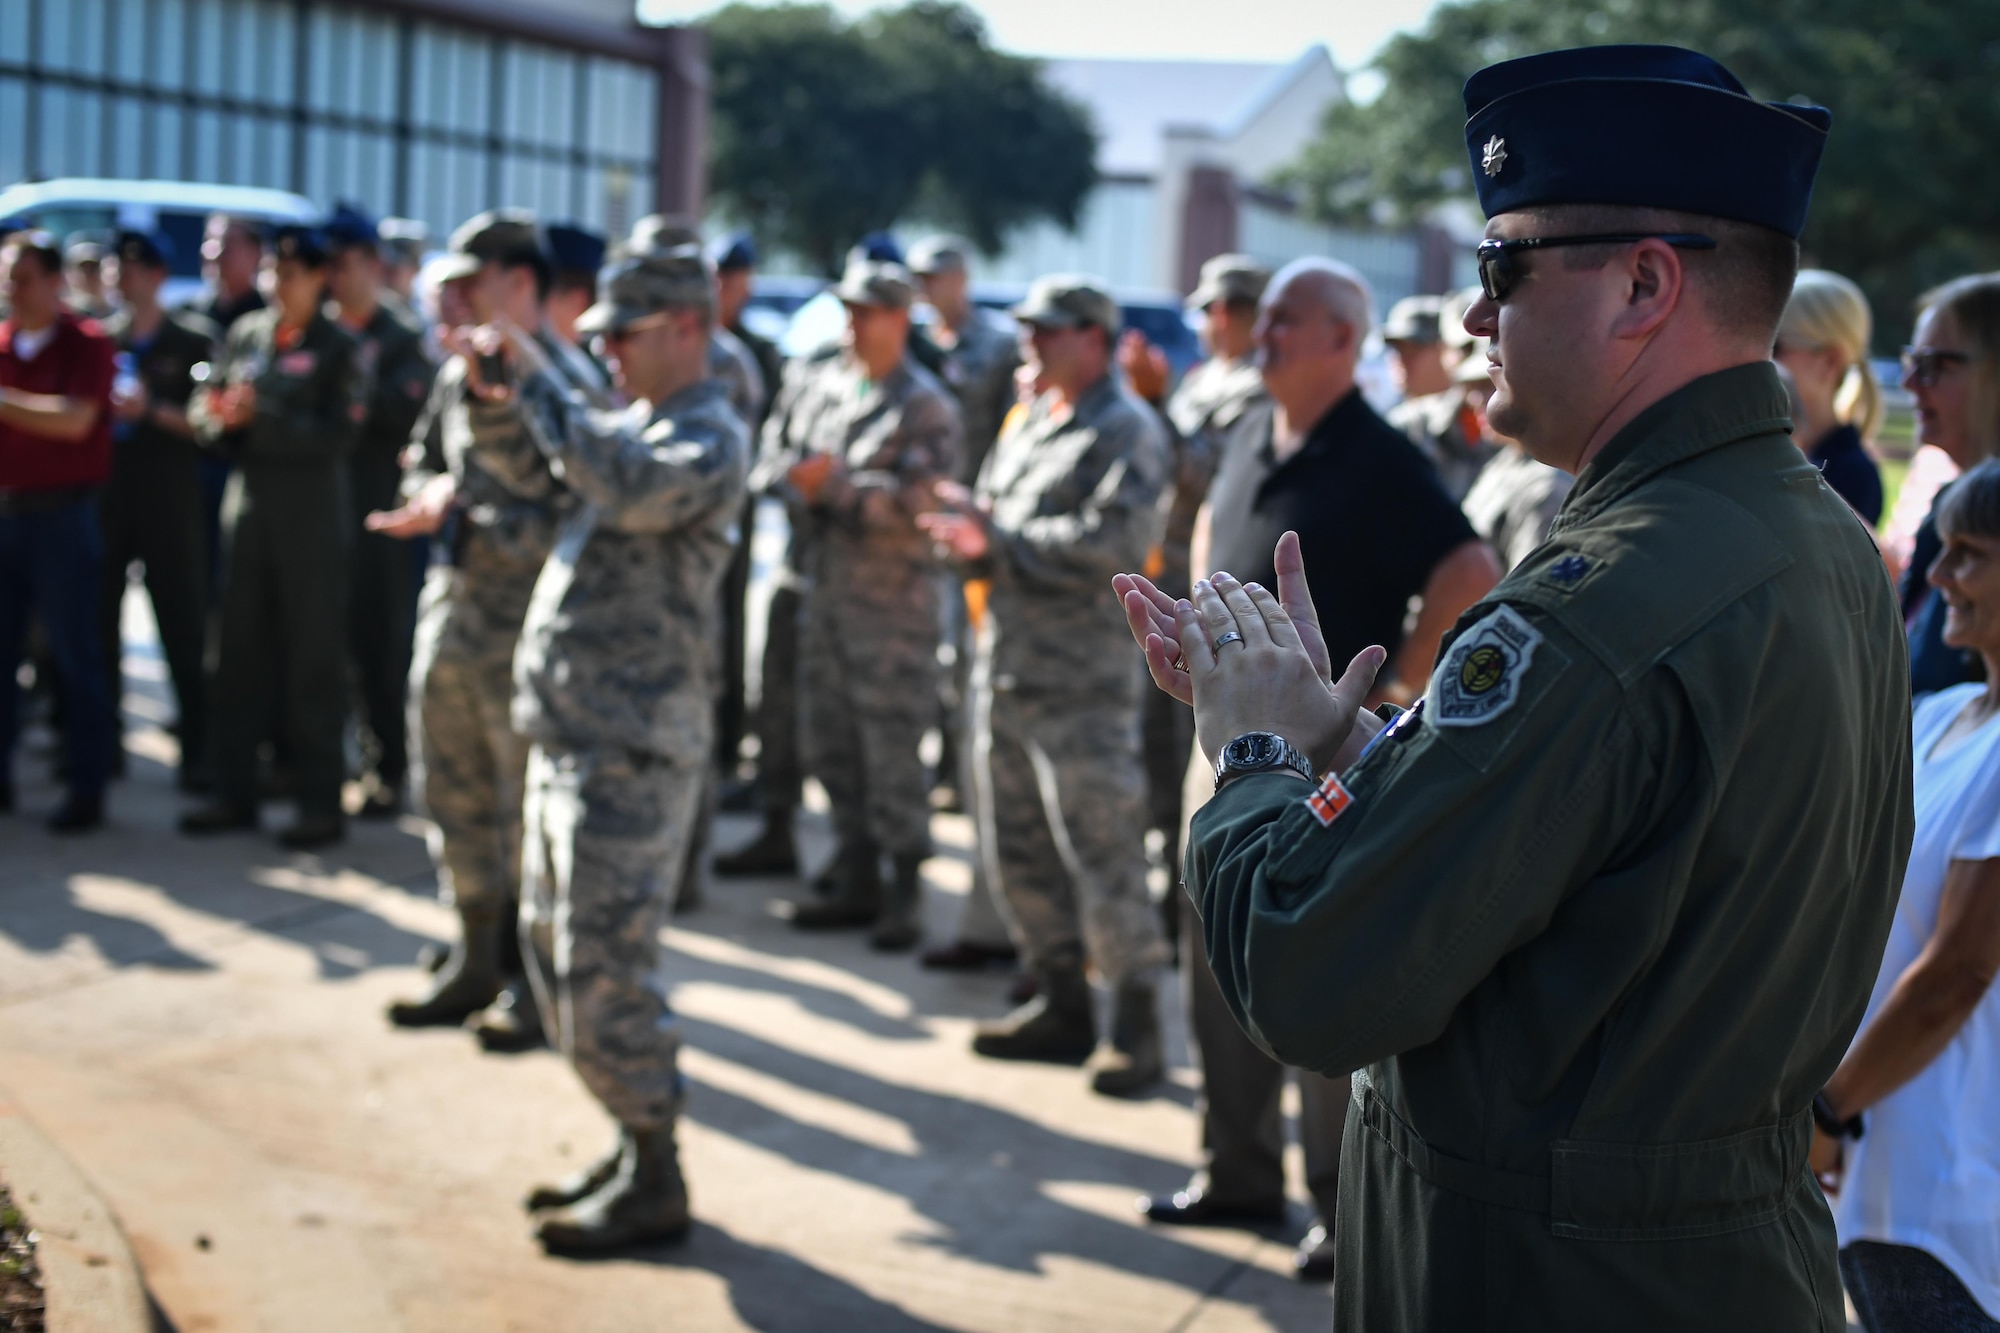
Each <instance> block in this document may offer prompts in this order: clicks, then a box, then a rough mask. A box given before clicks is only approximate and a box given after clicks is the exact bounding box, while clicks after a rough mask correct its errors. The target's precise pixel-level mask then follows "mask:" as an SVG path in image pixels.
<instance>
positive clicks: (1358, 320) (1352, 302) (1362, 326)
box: [1264, 255, 1375, 338]
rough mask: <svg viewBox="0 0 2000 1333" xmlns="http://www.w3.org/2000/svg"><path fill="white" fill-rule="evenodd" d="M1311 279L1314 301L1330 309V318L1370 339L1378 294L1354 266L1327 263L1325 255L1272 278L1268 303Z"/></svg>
mask: <svg viewBox="0 0 2000 1333" xmlns="http://www.w3.org/2000/svg"><path fill="white" fill-rule="evenodd" d="M1306 277H1310V278H1312V279H1313V281H1312V282H1311V284H1310V288H1311V291H1312V294H1313V297H1314V299H1316V300H1317V301H1319V303H1320V304H1321V305H1322V306H1324V307H1325V308H1326V311H1327V313H1328V314H1330V315H1332V316H1333V317H1334V319H1335V320H1337V321H1338V322H1340V323H1342V324H1349V325H1352V326H1353V328H1354V330H1355V332H1356V334H1358V335H1359V336H1360V337H1363V338H1365V337H1367V336H1368V334H1369V331H1370V330H1372V329H1373V328H1374V327H1375V293H1374V292H1373V291H1372V290H1370V288H1369V286H1368V279H1366V278H1364V277H1362V276H1361V270H1360V269H1357V268H1355V267H1354V266H1353V265H1352V264H1344V263H1342V262H1341V261H1340V260H1338V259H1327V258H1325V257H1323V256H1321V255H1306V256H1304V257H1303V258H1300V259H1294V260H1293V261H1292V262H1291V263H1289V264H1287V265H1285V266H1284V267H1283V268H1281V269H1279V270H1278V271H1277V272H1276V273H1274V274H1272V275H1271V285H1270V286H1268V287H1266V288H1265V289H1264V299H1265V300H1266V301H1267V302H1268V301H1273V300H1276V299H1277V295H1278V293H1279V292H1282V291H1284V290H1285V289H1286V288H1287V287H1289V286H1290V285H1291V284H1292V283H1293V282H1294V281H1296V280H1297V279H1299V278H1306Z"/></svg>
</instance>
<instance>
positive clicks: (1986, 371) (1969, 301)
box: [1900, 273, 2000, 696]
mask: <svg viewBox="0 0 2000 1333" xmlns="http://www.w3.org/2000/svg"><path fill="white" fill-rule="evenodd" d="M1912 338H1913V341H1912V343H1911V345H1910V346H1908V347H1905V348H1904V349H1903V387H1904V388H1905V389H1908V390H1909V391H1910V393H1911V395H1912V396H1914V397H1915V398H1916V400H1917V441H1916V442H1917V443H1918V444H1929V445H1935V446H1936V447H1937V448H1938V449H1940V450H1941V451H1943V452H1944V454H1945V455H1946V456H1947V457H1949V458H1950V459H1951V461H1952V462H1953V463H1954V464H1955V465H1956V466H1957V467H1958V468H1959V470H1960V471H1965V470H1968V469H1970V468H1973V467H1975V466H1977V465H1978V464H1980V463H1982V462H1984V461H1985V460H1986V459H1988V458H1991V457H1993V456H1994V455H1995V454H2000V273H1980V274H1974V275H1972V276H1969V277H1964V278H1957V279H1954V280H1953V281H1951V282H1948V283H1946V284H1945V285H1944V286H1942V287H1939V288H1937V289H1935V290H1934V291H1930V292H1927V293H1925V295H1924V297H1923V299H1922V300H1921V301H1920V302H1919V303H1918V315H1917V327H1916V331H1915V333H1914V334H1913V335H1912ZM1947 494H1949V489H1948V488H1947V490H1945V491H1942V492H1940V493H1939V495H1938V499H1937V501H1936V502H1935V503H1934V504H1933V505H1932V508H1931V516H1930V517H1929V518H1928V519H1926V520H1924V525H1923V527H1921V528H1919V529H1918V530H1917V539H1916V545H1915V549H1914V550H1913V551H1912V553H1911V557H1910V563H1909V564H1908V566H1906V567H1905V568H1904V570H1903V584H1902V588H1901V589H1900V592H1901V594H1902V603H1903V617H1904V621H1905V623H1906V624H1907V625H1908V626H1909V631H1910V688H1911V689H1912V690H1913V691H1914V692H1915V693H1916V694H1917V695H1919V696H1922V695H1925V694H1930V693H1933V692H1934V691H1937V690H1942V689H1948V688H1950V687H1951V686H1953V685H1959V684H1963V683H1964V682H1966V681H1973V680H1979V679H1981V678H1982V676H1983V674H1984V673H1983V668H1982V667H1981V665H1980V663H1979V659H1978V658H1977V656H1975V655H1974V654H1972V653H1969V652H1965V651H1962V650H1961V649H1959V648H1955V647H1952V646H1950V645H1949V644H1947V643H1946V642H1945V640H1944V619H1945V605H1944V602H1943V600H1942V599H1941V598H1940V597H1939V595H1938V594H1937V593H1936V592H1935V591H1934V590H1933V589H1932V588H1931V587H1930V586H1929V585H1928V584H1927V583H1926V582H1925V572H1926V571H1927V570H1928V569H1929V568H1930V566H1931V562H1932V561H1934V560H1936V559H1937V557H1938V553H1939V551H1941V550H1942V549H1943V543H1942V542H1941V541H1940V540H1939V537H1938V532H1937V513H1938V508H1939V506H1941V505H1942V504H1943V503H1944V497H1945V496H1946V495H1947Z"/></svg>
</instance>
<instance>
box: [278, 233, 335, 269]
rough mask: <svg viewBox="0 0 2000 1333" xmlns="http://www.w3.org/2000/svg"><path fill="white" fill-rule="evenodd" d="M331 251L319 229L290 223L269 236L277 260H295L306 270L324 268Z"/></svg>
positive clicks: (324, 234)
mask: <svg viewBox="0 0 2000 1333" xmlns="http://www.w3.org/2000/svg"><path fill="white" fill-rule="evenodd" d="M331 249H332V247H330V246H329V245H328V244H327V239H326V231H325V229H324V228H321V227H309V226H306V225H304V224H303V223H298V222H292V223H287V224H286V225H284V226H282V227H280V228H278V229H277V231H275V232H273V233H272V235H271V251H272V253H273V254H274V255H275V256H276V257H277V258H278V259H281V260H282V259H296V260H298V261H299V262H300V263H301V264H304V265H305V266H306V267H307V268H325V267H326V265H327V260H328V259H329V258H330V257H331Z"/></svg>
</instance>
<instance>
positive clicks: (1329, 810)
mask: <svg viewBox="0 0 2000 1333" xmlns="http://www.w3.org/2000/svg"><path fill="white" fill-rule="evenodd" d="M1353 804H1354V793H1353V792H1351V791H1349V790H1347V788H1346V787H1345V786H1343V785H1341V781H1340V778H1339V776H1338V775H1336V774H1333V773H1329V774H1327V775H1326V776H1325V777H1323V778H1321V779H1320V782H1319V786H1317V787H1315V788H1313V793H1312V795H1310V796H1308V797H1306V809H1308V810H1310V811H1312V817H1313V818H1314V819H1317V820H1318V821H1319V826H1320V827H1321V828H1326V827H1328V826H1330V825H1331V824H1332V823H1333V821H1334V820H1336V819H1338V818H1340V815H1341V812H1342V811H1344V810H1346V809H1347V807H1348V806H1350V805H1353Z"/></svg>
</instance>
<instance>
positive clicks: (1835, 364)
mask: <svg viewBox="0 0 2000 1333" xmlns="http://www.w3.org/2000/svg"><path fill="white" fill-rule="evenodd" d="M1874 325H1875V321H1874V317H1873V316H1872V315H1871V314H1870V312H1869V309H1868V298H1867V297H1865V296H1863V295H1862V294H1861V289H1860V288H1859V287H1857V286H1855V285H1854V284H1853V283H1852V282H1850V281H1848V280H1847V279H1846V278H1843V277H1841V276H1840V275H1839V274H1838V273H1829V272H1827V271H1826V270H1825V269H1818V268H1809V269H1806V270H1804V271H1803V272H1801V273H1800V274H1799V276H1798V280H1797V281H1796V282H1794V283H1793V284H1792V299H1791V301H1790V302H1788V303H1787V304H1786V306H1785V317H1784V319H1783V320H1782V321H1780V322H1779V324H1778V345H1777V348H1776V350H1775V351H1774V352H1773V353H1772V359H1773V360H1775V361H1776V362H1777V363H1778V364H1779V365H1781V366H1783V367H1784V368H1785V369H1786V370H1788V371H1790V372H1791V376H1792V383H1793V385H1794V386H1795V387H1796V388H1797V390H1798V396H1799V402H1800V405H1801V406H1802V407H1803V408H1804V413H1803V417H1804V419H1803V420H1801V421H1797V422H1794V423H1793V431H1792V438H1793V439H1794V440H1796V441H1797V442H1798V445H1799V448H1800V449H1801V450H1803V451H1804V452H1805V455H1806V457H1807V458H1809V459H1811V460H1812V461H1813V463H1814V464H1816V465H1817V466H1818V467H1819V470H1820V472H1821V473H1822V474H1824V475H1825V477H1826V484H1827V485H1829V486H1831V487H1833V490H1834V493H1835V494H1836V495H1838V496H1839V497H1840V498H1841V499H1843V500H1845V501H1847V503H1848V506H1849V507H1850V508H1852V509H1853V510H1854V512H1855V513H1857V514H1859V515H1861V518H1862V521H1863V522H1865V523H1866V524H1867V525H1868V526H1869V527H1870V528H1873V527H1875V526H1876V525H1877V524H1878V523H1880V522H1881V521H1882V473H1881V470H1880V469H1879V468H1877V467H1876V466H1875V459H1874V458H1873V457H1872V456H1871V455H1870V454H1869V452H1868V448H1867V443H1866V442H1867V441H1869V440H1872V439H1874V437H1875V432H1876V431H1877V430H1878V429H1879V428H1880V427H1881V425H1882V386H1881V385H1879V384H1877V383H1876V382H1875V372H1874V371H1872V370H1870V369H1869V368H1868V340H1869V337H1870V336H1871V335H1872V334H1873V332H1874Z"/></svg>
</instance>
